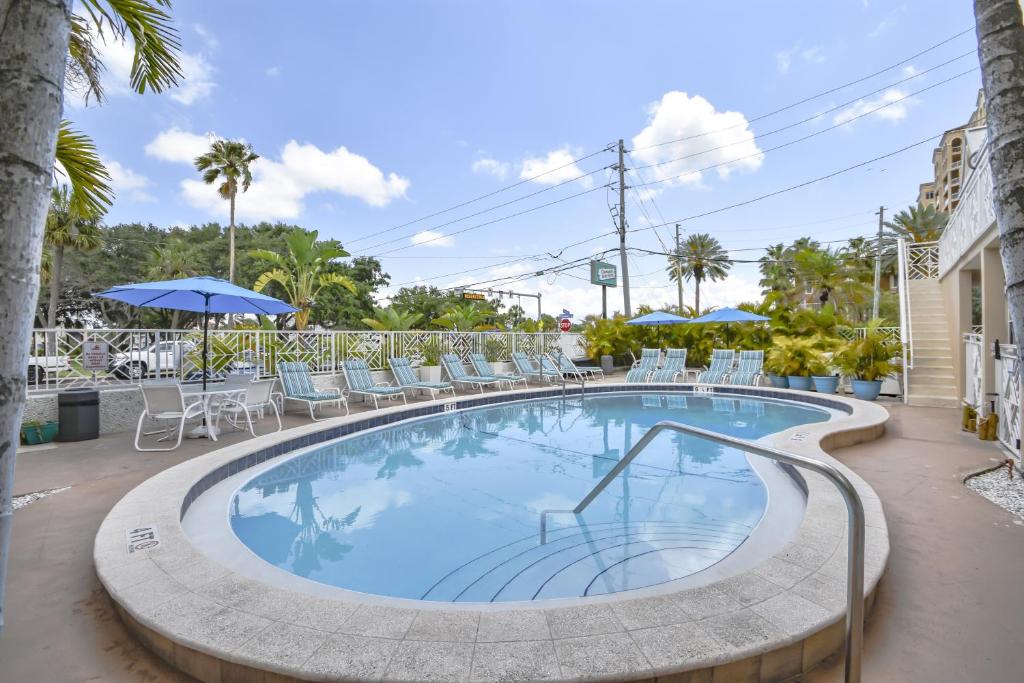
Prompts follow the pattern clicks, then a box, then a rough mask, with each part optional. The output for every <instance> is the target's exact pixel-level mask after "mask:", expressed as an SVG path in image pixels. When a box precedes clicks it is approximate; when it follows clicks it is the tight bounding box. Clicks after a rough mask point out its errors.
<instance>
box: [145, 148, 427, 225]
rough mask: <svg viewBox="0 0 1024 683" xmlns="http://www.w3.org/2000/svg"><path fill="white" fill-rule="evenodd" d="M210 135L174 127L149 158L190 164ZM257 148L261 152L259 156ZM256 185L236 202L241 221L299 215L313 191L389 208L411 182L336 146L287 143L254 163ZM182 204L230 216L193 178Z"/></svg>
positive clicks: (213, 192)
mask: <svg viewBox="0 0 1024 683" xmlns="http://www.w3.org/2000/svg"><path fill="white" fill-rule="evenodd" d="M212 139H216V136H214V135H213V134H212V133H211V134H208V135H205V136H204V135H198V134H196V133H192V132H189V131H183V130H181V129H179V128H171V129H170V130H167V131H164V132H162V133H160V134H159V135H157V136H156V138H154V139H153V141H152V142H150V143H149V144H148V145H146V154H148V155H150V156H153V157H156V158H158V159H163V160H164V161H172V162H178V163H186V164H190V165H191V163H192V161H193V159H194V158H195V157H196V156H198V155H199V154H202V153H203V152H205V151H206V150H207V149H208V148H209V146H210V141H211V140H212ZM258 151H259V150H257V152H258ZM252 174H253V183H252V185H251V187H250V188H249V191H248V192H246V193H245V195H244V198H242V199H240V200H239V202H238V207H237V212H238V215H239V217H242V218H247V219H253V220H275V219H287V218H296V217H298V216H299V215H300V214H301V213H302V211H303V209H304V203H303V200H304V199H305V197H306V196H307V195H309V194H311V193H313V192H318V191H325V192H334V193H336V194H339V195H342V196H346V197H354V198H356V199H360V200H362V201H364V202H366V203H367V204H369V205H370V206H386V205H387V204H390V203H391V202H392V201H393V200H395V199H397V198H400V197H404V196H405V193H406V191H407V190H408V188H409V180H408V179H406V178H403V177H401V176H399V175H397V174H395V173H389V174H387V175H385V174H384V173H383V172H382V171H381V170H380V169H379V168H377V167H376V166H374V165H373V164H372V163H370V161H369V160H368V159H367V158H366V157H364V156H361V155H359V154H355V153H353V152H350V151H348V150H347V149H346V148H345V147H338V148H337V149H335V150H333V151H329V152H325V151H323V150H321V149H320V148H319V147H317V146H316V145H312V144H308V143H307V144H300V143H298V142H296V141H295V140H291V141H290V142H288V143H287V144H286V145H285V146H284V148H283V149H282V150H281V156H280V159H279V160H275V159H272V158H270V157H268V156H261V157H260V158H259V159H258V160H256V161H255V162H253V164H252ZM181 191H182V197H183V198H184V200H185V201H186V202H187V203H188V204H189V205H191V206H194V207H196V208H200V209H203V210H204V211H208V212H210V213H212V214H215V215H226V214H227V211H228V206H227V203H226V202H225V201H224V200H223V199H221V198H220V196H219V195H218V194H217V191H216V187H215V186H214V185H207V184H206V183H204V182H202V181H201V180H200V179H198V178H195V177H192V178H185V179H184V180H182V181H181Z"/></svg>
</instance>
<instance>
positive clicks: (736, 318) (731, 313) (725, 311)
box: [690, 308, 771, 324]
mask: <svg viewBox="0 0 1024 683" xmlns="http://www.w3.org/2000/svg"><path fill="white" fill-rule="evenodd" d="M765 320H771V318H766V317H764V316H763V315H758V314H757V313H751V312H750V311H743V310H740V309H738V308H719V309H718V310H717V311H711V312H710V313H705V314H704V315H702V316H700V317H699V318H694V319H693V320H690V323H692V324H697V323H752V322H763V321H765Z"/></svg>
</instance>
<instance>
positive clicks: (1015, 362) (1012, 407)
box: [996, 344, 1024, 460]
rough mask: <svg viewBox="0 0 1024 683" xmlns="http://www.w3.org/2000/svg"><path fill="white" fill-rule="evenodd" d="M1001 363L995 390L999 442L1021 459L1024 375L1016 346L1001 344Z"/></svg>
mask: <svg viewBox="0 0 1024 683" xmlns="http://www.w3.org/2000/svg"><path fill="white" fill-rule="evenodd" d="M999 355H1000V356H1001V358H1002V362H1001V363H1000V364H999V365H1000V368H1001V372H1000V373H999V374H998V375H997V378H996V382H997V386H996V389H997V390H998V392H999V404H998V407H997V411H998V414H999V429H998V433H999V440H1000V441H1001V442H1002V443H1003V445H1004V446H1006V447H1007V448H1008V449H1010V450H1011V451H1012V452H1013V453H1015V454H1016V455H1017V458H1018V460H1019V459H1020V458H1021V447H1020V441H1021V400H1022V399H1024V388H1022V384H1024V373H1022V372H1021V359H1020V352H1019V350H1018V349H1017V347H1016V346H1011V345H1009V344H1003V345H1001V346H1000V347H999Z"/></svg>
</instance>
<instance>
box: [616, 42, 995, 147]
mask: <svg viewBox="0 0 1024 683" xmlns="http://www.w3.org/2000/svg"><path fill="white" fill-rule="evenodd" d="M974 31H975V29H974V27H973V26H972V27H970V28H967V29H965V30H963V31H960V32H959V33H957V34H955V35H952V36H950V37H949V38H946V39H945V40H942V41H940V42H938V43H936V44H934V45H932V46H931V47H928V48H925V49H924V50H921V51H920V52H918V53H916V54H913V55H911V56H910V57H907V58H906V59H903V60H901V61H899V62H896V63H895V64H891V65H889V66H887V67H885V68H884V69H881V70H879V71H876V72H874V73H871V74H868V75H867V76H862V77H860V78H858V79H856V80H853V81H849V82H847V83H843V84H842V85H837V86H835V87H834V88H830V89H828V90H824V91H822V92H819V93H816V94H814V95H810V96H809V97H805V98H804V99H802V100H799V101H797V102H793V103H791V104H787V105H786V106H784V107H780V108H779V109H776V110H774V111H770V112H768V113H766V114H761V115H759V116H755V117H754V118H752V119H748V120H747V121H746V122H745V123H741V124H735V125H732V126H727V127H725V128H720V129H718V130H713V131H707V132H704V133H698V134H695V135H691V136H686V137H682V138H678V139H675V140H666V141H664V142H659V143H657V144H653V145H647V146H645V147H635V148H634V149H633V150H632V151H634V152H636V151H638V150H644V149H653V148H654V147H663V146H664V145H671V144H673V143H676V142H682V141H684V140H692V139H694V138H697V137H702V136H705V135H711V134H712V133H719V132H722V131H726V130H731V129H733V128H738V127H740V126H744V125H749V124H751V123H754V122H755V121H761V120H762V119H766V118H768V117H770V116H775V115H776V114H781V113H782V112H784V111H788V110H790V109H793V108H794V107H798V106H800V105H801V104H806V103H808V102H811V101H813V100H816V99H819V98H821V97H824V96H825V95H831V94H832V93H834V92H838V91H840V90H843V89H845V88H848V87H850V86H851V85H856V84H858V83H863V82H864V81H867V80H871V79H872V78H874V77H875V76H880V75H882V74H884V73H885V72H887V71H892V70H893V69H895V68H896V67H899V66H903V65H904V64H907V63H908V62H911V61H913V60H915V59H917V58H918V57H920V56H921V55H924V54H927V53H929V52H931V51H933V50H936V49H938V48H940V47H942V46H943V45H946V44H947V43H950V42H952V41H953V40H956V39H957V38H959V37H960V36H962V35H965V34H967V33H974ZM970 54H974V53H973V52H971V53H970ZM954 61H955V60H954Z"/></svg>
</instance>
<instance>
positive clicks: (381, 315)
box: [363, 306, 423, 332]
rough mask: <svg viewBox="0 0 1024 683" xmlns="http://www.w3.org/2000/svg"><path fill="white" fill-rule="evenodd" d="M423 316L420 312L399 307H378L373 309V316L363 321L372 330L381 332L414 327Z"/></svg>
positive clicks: (405, 329)
mask: <svg viewBox="0 0 1024 683" xmlns="http://www.w3.org/2000/svg"><path fill="white" fill-rule="evenodd" d="M422 318H423V316H422V315H420V314H419V313H412V312H407V311H403V310H401V309H398V308H394V307H391V308H377V307H376V306H375V307H374V309H373V317H372V318H363V322H364V323H365V324H366V326H367V327H369V328H370V329H371V330H378V331H380V332H405V331H407V330H411V329H413V327H414V326H415V325H416V323H418V322H419V321H420V320H421V319H422Z"/></svg>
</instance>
